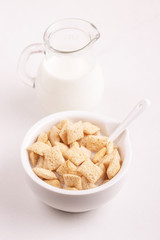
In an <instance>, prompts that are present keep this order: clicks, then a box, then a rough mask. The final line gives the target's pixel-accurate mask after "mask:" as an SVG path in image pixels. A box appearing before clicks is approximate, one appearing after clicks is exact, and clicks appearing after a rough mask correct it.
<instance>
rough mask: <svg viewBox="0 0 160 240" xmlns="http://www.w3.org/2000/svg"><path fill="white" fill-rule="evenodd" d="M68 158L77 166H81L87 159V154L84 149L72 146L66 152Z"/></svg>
mask: <svg viewBox="0 0 160 240" xmlns="http://www.w3.org/2000/svg"><path fill="white" fill-rule="evenodd" d="M65 157H66V158H67V159H69V160H70V161H71V162H72V163H74V164H75V165H76V166H79V165H80V164H81V163H82V162H84V161H85V160H86V155H84V152H83V150H81V148H77V147H72V148H70V149H69V150H68V151H67V152H66V156H65Z"/></svg>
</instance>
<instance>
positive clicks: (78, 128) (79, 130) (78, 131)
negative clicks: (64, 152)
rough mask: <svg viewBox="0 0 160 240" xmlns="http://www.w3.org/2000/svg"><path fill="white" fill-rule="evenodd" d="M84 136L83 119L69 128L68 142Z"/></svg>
mask: <svg viewBox="0 0 160 240" xmlns="http://www.w3.org/2000/svg"><path fill="white" fill-rule="evenodd" d="M83 137H84V134H83V125H82V121H79V122H77V123H74V124H73V125H71V126H69V127H68V129H67V142H68V144H71V143H73V142H75V141H77V140H79V139H81V138H83Z"/></svg>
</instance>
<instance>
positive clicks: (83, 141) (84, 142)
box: [78, 136, 88, 147]
mask: <svg viewBox="0 0 160 240" xmlns="http://www.w3.org/2000/svg"><path fill="white" fill-rule="evenodd" d="M87 139H88V136H84V137H83V138H81V139H80V140H78V143H79V146H80V147H81V146H83V147H86V146H87V141H88V140H87Z"/></svg>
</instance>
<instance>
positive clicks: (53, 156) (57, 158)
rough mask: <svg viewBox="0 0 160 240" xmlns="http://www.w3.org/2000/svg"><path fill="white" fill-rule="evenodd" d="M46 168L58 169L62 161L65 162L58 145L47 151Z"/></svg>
mask: <svg viewBox="0 0 160 240" xmlns="http://www.w3.org/2000/svg"><path fill="white" fill-rule="evenodd" d="M45 161H46V168H47V169H49V170H56V169H57V168H58V167H59V166H60V165H61V164H62V163H64V162H65V160H64V158H63V156H62V153H61V151H60V150H59V148H58V146H55V147H52V148H50V149H49V150H47V151H45Z"/></svg>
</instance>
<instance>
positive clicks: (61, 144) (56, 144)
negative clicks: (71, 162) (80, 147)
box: [54, 142, 69, 157]
mask: <svg viewBox="0 0 160 240" xmlns="http://www.w3.org/2000/svg"><path fill="white" fill-rule="evenodd" d="M54 145H55V146H57V147H58V148H59V150H60V151H61V153H62V155H63V157H65V153H66V152H67V151H68V150H69V147H68V146H66V145H65V144H64V143H61V142H55V143H54Z"/></svg>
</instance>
